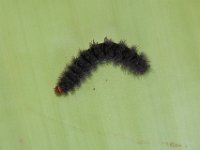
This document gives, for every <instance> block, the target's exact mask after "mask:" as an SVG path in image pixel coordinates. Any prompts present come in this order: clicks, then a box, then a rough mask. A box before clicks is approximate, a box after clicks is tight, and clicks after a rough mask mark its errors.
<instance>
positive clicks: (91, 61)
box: [55, 38, 150, 93]
mask: <svg viewBox="0 0 200 150" xmlns="http://www.w3.org/2000/svg"><path fill="white" fill-rule="evenodd" d="M104 61H109V62H110V61H112V62H113V63H114V64H117V65H121V66H122V67H123V68H125V69H128V70H129V71H130V72H132V73H134V74H138V75H139V74H144V73H146V72H147V71H148V70H149V68H150V65H149V61H148V59H147V58H146V56H145V54H143V53H141V54H138V53H137V49H136V47H131V48H129V47H128V46H127V45H126V43H125V41H120V42H119V43H114V42H113V41H112V40H110V39H107V38H105V39H104V42H103V43H100V44H98V43H95V42H94V41H93V42H92V43H90V48H89V49H87V50H84V51H80V53H79V55H78V57H77V58H74V59H73V60H72V63H71V65H69V66H68V67H66V69H65V71H64V72H63V73H62V75H61V77H60V78H59V81H58V84H57V86H56V88H55V89H56V91H58V92H59V93H68V92H70V91H72V90H74V89H75V88H76V87H78V86H79V85H80V83H81V82H82V81H83V80H84V79H85V78H86V77H87V76H89V75H90V73H91V71H92V70H94V68H96V66H97V65H98V64H99V63H101V62H104Z"/></svg>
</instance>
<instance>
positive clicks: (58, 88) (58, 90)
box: [54, 85, 63, 96]
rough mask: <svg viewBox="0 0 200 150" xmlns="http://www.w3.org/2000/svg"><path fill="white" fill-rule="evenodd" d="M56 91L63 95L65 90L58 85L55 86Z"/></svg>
mask: <svg viewBox="0 0 200 150" xmlns="http://www.w3.org/2000/svg"><path fill="white" fill-rule="evenodd" d="M54 91H55V93H56V95H58V96H59V95H61V94H62V93H63V90H62V89H61V87H60V86H59V85H57V86H56V87H55V88H54Z"/></svg>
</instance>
